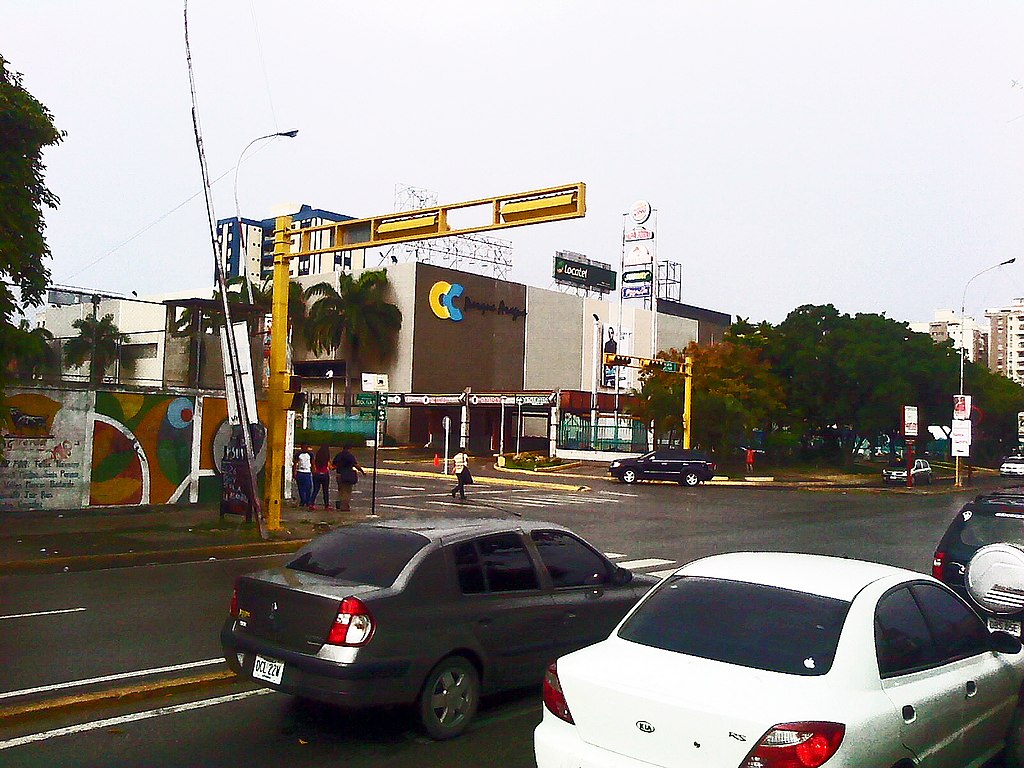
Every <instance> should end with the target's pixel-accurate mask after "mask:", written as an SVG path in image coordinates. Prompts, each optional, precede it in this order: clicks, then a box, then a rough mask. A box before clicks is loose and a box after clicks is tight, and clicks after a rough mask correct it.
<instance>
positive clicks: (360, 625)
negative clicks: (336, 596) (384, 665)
mask: <svg viewBox="0 0 1024 768" xmlns="http://www.w3.org/2000/svg"><path fill="white" fill-rule="evenodd" d="M373 629H374V623H373V616H371V615H370V611H369V610H368V609H367V607H366V603H364V602H363V601H362V600H360V599H359V598H358V597H346V598H345V599H344V600H342V601H341V605H340V606H338V615H337V616H336V617H335V618H334V624H333V626H331V631H330V634H328V635H327V642H328V644H329V645H366V643H368V642H369V641H370V637H371V636H372V635H373Z"/></svg>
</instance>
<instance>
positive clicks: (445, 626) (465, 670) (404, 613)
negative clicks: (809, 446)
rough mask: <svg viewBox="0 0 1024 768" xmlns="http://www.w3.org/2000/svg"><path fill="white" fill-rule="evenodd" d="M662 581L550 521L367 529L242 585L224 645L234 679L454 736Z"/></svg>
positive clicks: (337, 533) (603, 633) (339, 535)
mask: <svg viewBox="0 0 1024 768" xmlns="http://www.w3.org/2000/svg"><path fill="white" fill-rule="evenodd" d="M656 583H657V579H656V578H654V577H653V576H643V575H638V576H636V577H634V575H633V574H632V573H631V572H630V571H628V570H626V569H624V568H620V567H618V566H616V565H614V564H613V563H611V562H610V561H609V560H608V559H607V558H606V557H605V556H604V555H602V554H601V553H600V552H598V551H597V550H596V549H594V548H593V547H592V546H590V545H589V544H588V543H587V542H585V541H583V540H582V539H580V538H579V537H578V536H576V535H575V534H573V533H572V532H571V531H569V530H567V529H565V528H562V527H561V526H558V525H554V524H552V523H540V522H526V521H521V520H515V521H506V520H422V519H407V520H400V521H388V522H378V523H363V524H359V525H354V526H350V527H346V528H339V529H337V530H334V531H331V532H330V533H327V534H325V535H323V536H320V537H319V538H317V539H314V540H313V541H311V542H310V543H309V544H307V545H306V546H305V547H304V548H303V549H301V550H300V551H299V552H298V553H296V555H295V556H294V557H293V558H292V560H291V561H290V562H289V563H288V564H287V565H285V566H283V567H279V568H272V569H269V570H265V571H261V572H259V573H254V574H250V575H247V576H242V577H240V578H239V579H238V580H237V582H236V583H235V590H234V595H233V596H232V599H231V615H230V616H229V617H228V619H227V620H226V621H225V623H224V626H223V628H222V630H221V635H220V637H221V645H222V646H223V649H224V655H225V658H226V659H227V662H228V664H229V666H230V667H231V668H232V669H233V670H234V671H235V672H237V673H238V674H240V675H242V676H244V677H248V678H252V679H253V680H255V681H257V682H259V683H262V684H263V685H265V686H267V687H270V688H273V689H275V690H279V691H284V692H286V693H291V694H295V695H297V696H299V697H305V698H310V699H318V700H321V701H326V702H331V703H334V704H340V705H343V706H347V707H366V706H375V705H391V704H407V703H408V704H411V703H415V704H416V705H417V706H418V713H419V718H420V722H421V723H422V725H423V728H424V730H425V731H426V732H427V734H429V735H430V736H432V737H434V738H437V739H446V738H451V737H453V736H457V735H458V734H460V733H461V732H462V731H463V730H464V729H465V728H466V726H467V724H468V723H469V721H470V720H471V719H472V717H473V715H474V714H475V712H476V708H477V703H478V700H479V697H480V695H481V694H483V693H490V692H494V691H499V690H507V689H515V688H520V687H523V686H527V685H539V684H540V683H541V681H543V679H544V673H545V670H546V669H547V665H548V664H549V663H550V662H551V661H552V660H553V659H555V658H557V657H558V656H560V655H562V654H564V653H568V652H569V651H572V650H575V649H577V648H582V647H583V646H585V645H589V644H591V643H594V642H596V641H598V640H602V639H604V638H605V637H607V636H608V633H609V632H611V630H612V628H613V627H615V625H616V624H617V623H618V622H619V620H620V619H621V618H622V617H623V616H624V615H625V614H626V612H627V611H628V610H629V609H630V608H631V607H632V606H633V605H634V604H635V603H636V601H637V600H638V599H639V598H640V597H641V596H643V595H644V594H645V593H646V592H647V590H648V589H649V588H650V587H651V586H653V585H654V584H656Z"/></svg>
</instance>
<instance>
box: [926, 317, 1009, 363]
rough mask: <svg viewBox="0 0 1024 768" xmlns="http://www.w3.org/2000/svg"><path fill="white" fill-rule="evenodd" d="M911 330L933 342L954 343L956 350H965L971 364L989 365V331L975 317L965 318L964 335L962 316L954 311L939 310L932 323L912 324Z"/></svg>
mask: <svg viewBox="0 0 1024 768" xmlns="http://www.w3.org/2000/svg"><path fill="white" fill-rule="evenodd" d="M910 330H912V331H915V332H917V333H927V334H928V335H929V336H931V337H932V341H934V342H935V343H936V344H941V343H942V342H944V341H946V340H951V341H952V342H953V348H954V349H960V348H961V347H962V348H963V350H964V356H965V357H966V358H967V359H968V360H970V361H971V362H978V361H982V362H983V363H985V364H986V365H988V364H989V345H990V339H989V329H988V328H987V327H986V326H985V325H984V324H982V323H979V322H978V321H977V320H975V319H974V318H973V317H964V318H963V333H962V334H961V330H960V315H959V314H958V313H957V312H954V311H953V310H952V309H938V310H936V311H935V319H934V320H931V321H930V322H921V323H910Z"/></svg>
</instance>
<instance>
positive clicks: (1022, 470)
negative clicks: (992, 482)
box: [999, 456, 1024, 477]
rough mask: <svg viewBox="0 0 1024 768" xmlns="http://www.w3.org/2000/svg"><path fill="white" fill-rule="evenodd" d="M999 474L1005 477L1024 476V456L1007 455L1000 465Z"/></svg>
mask: <svg viewBox="0 0 1024 768" xmlns="http://www.w3.org/2000/svg"><path fill="white" fill-rule="evenodd" d="M999 474H1000V475H1002V476H1003V477H1021V476H1024V456H1007V457H1006V458H1005V459H1003V463H1002V464H1000V465H999Z"/></svg>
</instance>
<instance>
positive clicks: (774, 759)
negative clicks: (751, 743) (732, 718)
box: [740, 722, 846, 768]
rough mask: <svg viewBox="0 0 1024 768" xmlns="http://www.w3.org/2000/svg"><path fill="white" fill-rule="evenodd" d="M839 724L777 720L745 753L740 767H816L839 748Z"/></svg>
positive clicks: (841, 728)
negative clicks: (744, 758) (778, 721)
mask: <svg viewBox="0 0 1024 768" xmlns="http://www.w3.org/2000/svg"><path fill="white" fill-rule="evenodd" d="M845 733H846V726H845V725H843V724H842V723H821V722H802V723H780V724H779V725H776V726H773V727H772V728H770V729H769V730H768V733H766V734H765V735H764V738H762V739H761V741H759V742H758V744H757V746H756V747H754V749H753V750H752V751H751V753H750V754H749V755H747V759H746V760H744V761H743V764H742V765H741V766H740V768H816V766H819V765H821V764H822V763H824V762H825V761H826V760H828V759H829V758H830V757H832V755H834V754H835V753H836V750H838V749H839V745H840V744H841V743H842V742H843V736H844V735H845Z"/></svg>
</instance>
